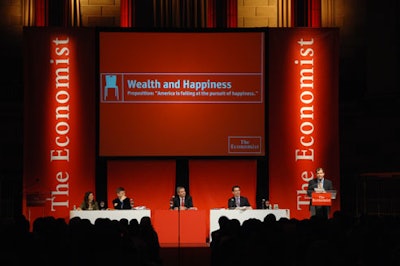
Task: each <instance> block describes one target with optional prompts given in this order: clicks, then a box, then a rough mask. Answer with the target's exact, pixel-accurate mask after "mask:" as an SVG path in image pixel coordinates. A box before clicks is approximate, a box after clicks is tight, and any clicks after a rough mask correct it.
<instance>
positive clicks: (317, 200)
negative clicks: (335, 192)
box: [311, 192, 332, 206]
mask: <svg viewBox="0 0 400 266" xmlns="http://www.w3.org/2000/svg"><path fill="white" fill-rule="evenodd" d="M311 205H313V206H331V205H332V195H331V193H327V192H313V193H312V194H311Z"/></svg>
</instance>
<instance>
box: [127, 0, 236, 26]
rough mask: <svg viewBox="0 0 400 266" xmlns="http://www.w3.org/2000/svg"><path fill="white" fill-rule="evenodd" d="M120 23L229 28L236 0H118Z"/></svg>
mask: <svg viewBox="0 0 400 266" xmlns="http://www.w3.org/2000/svg"><path fill="white" fill-rule="evenodd" d="M121 27H134V28H207V27H208V28H233V27H237V0H153V1H142V0H121Z"/></svg>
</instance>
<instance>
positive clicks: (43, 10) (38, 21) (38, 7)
mask: <svg viewBox="0 0 400 266" xmlns="http://www.w3.org/2000/svg"><path fill="white" fill-rule="evenodd" d="M48 4H49V3H48V1H47V0H36V1H35V26H39V27H42V26H48V14H47V13H48V12H47V11H48Z"/></svg>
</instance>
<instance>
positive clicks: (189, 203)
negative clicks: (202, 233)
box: [172, 186, 197, 210]
mask: <svg viewBox="0 0 400 266" xmlns="http://www.w3.org/2000/svg"><path fill="white" fill-rule="evenodd" d="M176 194H177V197H174V199H173V205H172V207H173V209H174V210H197V208H196V207H194V206H193V199H192V197H191V196H190V195H187V194H186V189H185V187H183V186H178V187H177V188H176Z"/></svg>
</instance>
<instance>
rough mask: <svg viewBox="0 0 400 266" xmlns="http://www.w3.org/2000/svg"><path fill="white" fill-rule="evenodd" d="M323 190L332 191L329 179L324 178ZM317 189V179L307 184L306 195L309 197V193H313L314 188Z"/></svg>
mask: <svg viewBox="0 0 400 266" xmlns="http://www.w3.org/2000/svg"><path fill="white" fill-rule="evenodd" d="M323 185H324V186H323V188H324V189H325V190H333V185H332V181H331V180H329V179H326V178H324V182H323ZM317 187H318V178H314V179H312V180H310V181H309V182H308V189H307V195H308V196H309V197H311V193H312V192H313V191H314V188H317Z"/></svg>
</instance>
